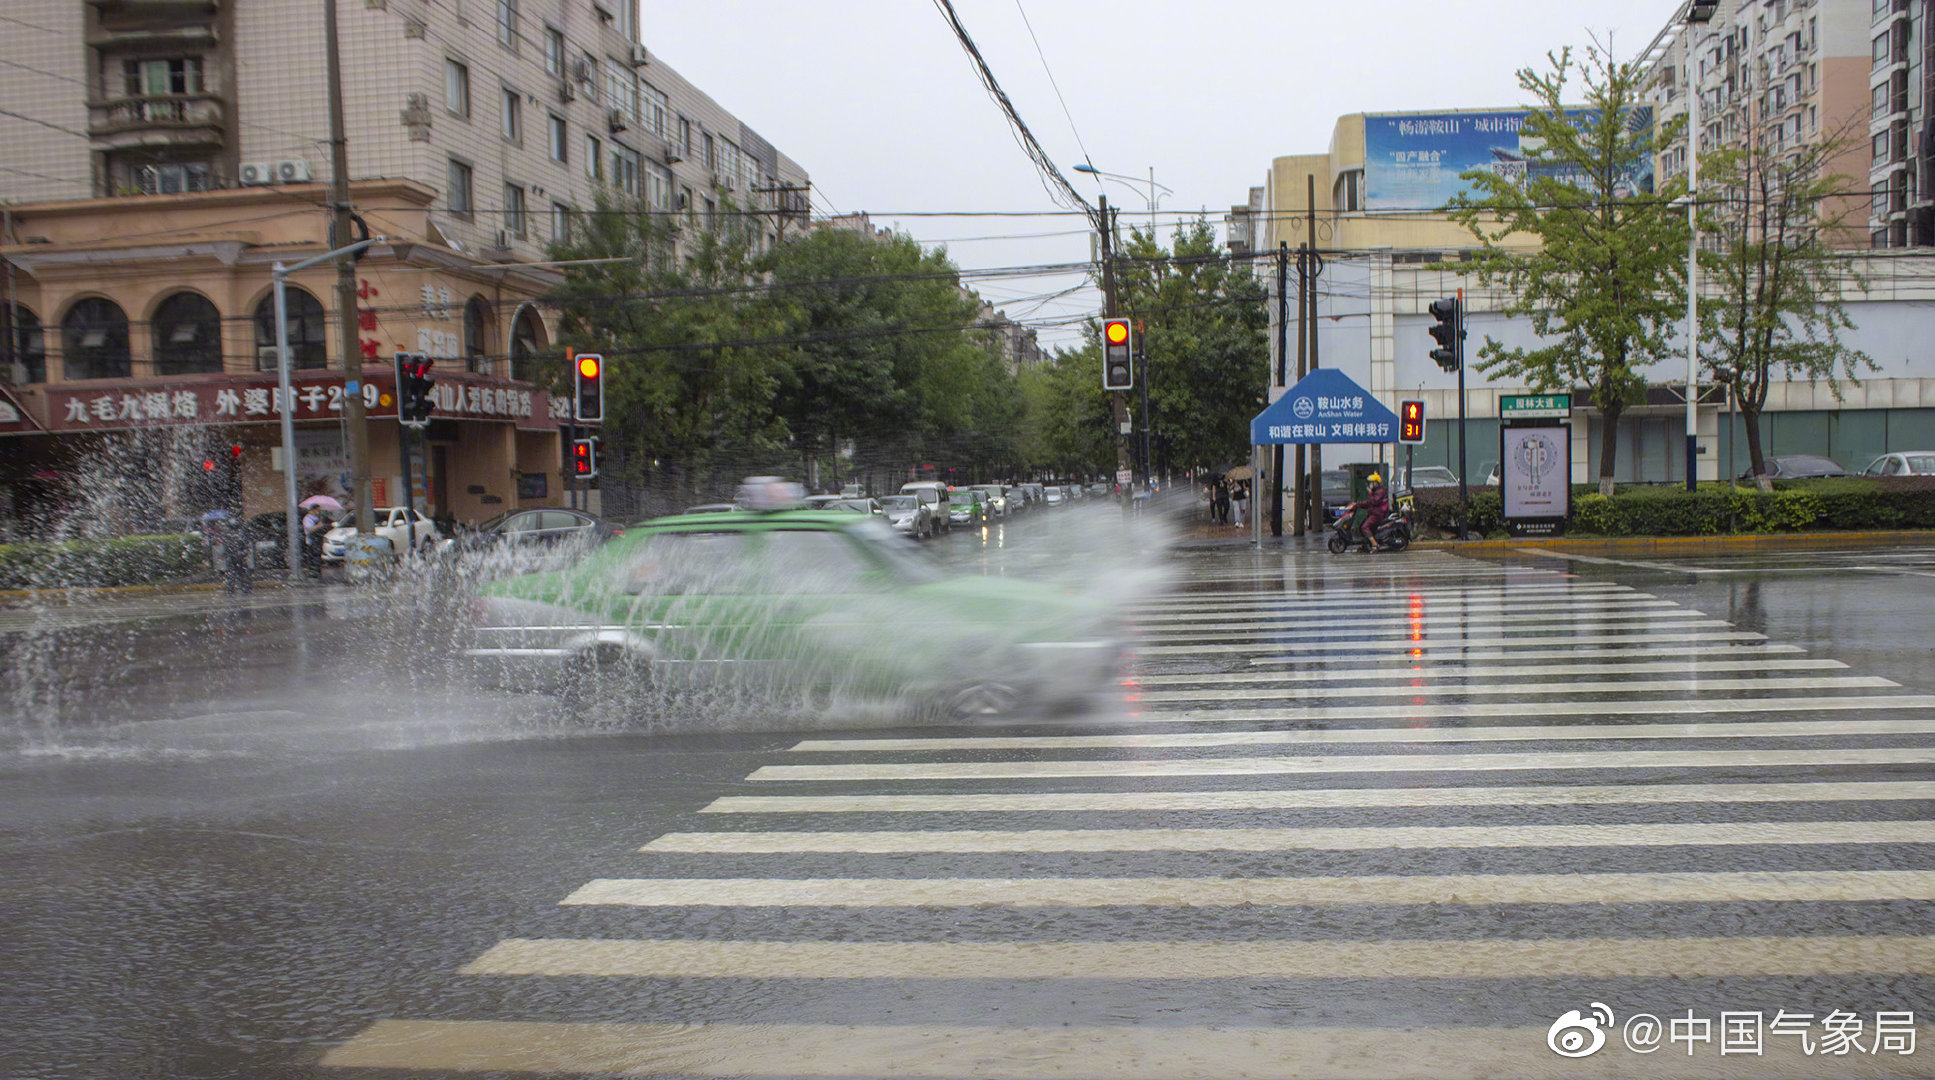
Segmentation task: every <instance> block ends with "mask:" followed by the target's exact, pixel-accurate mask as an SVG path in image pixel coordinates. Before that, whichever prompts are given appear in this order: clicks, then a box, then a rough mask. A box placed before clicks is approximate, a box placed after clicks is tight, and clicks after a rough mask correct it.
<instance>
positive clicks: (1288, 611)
mask: <svg viewBox="0 0 1935 1080" xmlns="http://www.w3.org/2000/svg"><path fill="white" fill-rule="evenodd" d="M1678 610H1682V609H1681V607H1680V605H1678V604H1676V603H1674V602H1672V601H1671V600H1620V601H1617V602H1614V603H1606V604H1446V603H1443V602H1434V603H1430V604H1361V605H1355V604H1350V605H1338V606H1337V607H1335V608H1330V607H1325V608H1322V609H1319V610H1309V609H1306V608H1304V607H1302V606H1301V605H1293V606H1291V607H1288V608H1281V609H1279V608H1260V609H1257V610H1241V609H1238V610H1210V609H1205V610H1203V611H1192V612H1186V613H1182V612H1177V613H1155V614H1152V613H1147V612H1135V613H1131V615H1130V617H1131V618H1132V619H1133V620H1134V621H1135V623H1136V624H1137V625H1139V626H1140V625H1150V626H1158V625H1159V626H1168V625H1171V624H1175V625H1181V626H1192V625H1195V624H1198V623H1203V622H1211V621H1215V620H1219V619H1240V620H1243V621H1245V622H1250V623H1273V622H1325V623H1329V622H1335V621H1336V620H1337V618H1338V617H1339V616H1349V617H1352V618H1369V617H1377V618H1386V619H1390V618H1400V617H1412V616H1419V617H1423V618H1436V619H1462V618H1481V617H1493V618H1496V617H1498V616H1502V615H1522V616H1525V617H1528V618H1529V617H1534V616H1560V615H1576V616H1579V617H1585V616H1588V615H1599V616H1617V617H1621V618H1634V617H1637V616H1638V615H1641V614H1645V613H1648V612H1661V611H1678Z"/></svg>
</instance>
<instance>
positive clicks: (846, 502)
mask: <svg viewBox="0 0 1935 1080" xmlns="http://www.w3.org/2000/svg"><path fill="white" fill-rule="evenodd" d="M818 509H821V510H842V511H846V512H847V513H852V514H871V515H874V516H876V517H879V516H884V515H885V514H886V511H884V510H882V509H881V508H880V503H879V502H877V501H875V500H873V499H869V498H867V497H865V496H862V495H856V496H850V497H848V498H844V499H833V500H831V501H829V502H826V503H822V504H821V505H820V506H819V507H818Z"/></svg>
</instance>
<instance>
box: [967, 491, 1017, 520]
mask: <svg viewBox="0 0 1935 1080" xmlns="http://www.w3.org/2000/svg"><path fill="white" fill-rule="evenodd" d="M974 490H976V491H979V492H981V493H982V494H983V495H986V496H987V502H988V516H989V517H990V518H992V519H996V520H999V519H1001V518H1005V517H1007V516H1008V509H1009V505H1008V489H1007V488H1004V487H1002V486H1001V485H1000V484H975V485H974Z"/></svg>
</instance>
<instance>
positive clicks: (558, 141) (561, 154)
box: [547, 113, 571, 163]
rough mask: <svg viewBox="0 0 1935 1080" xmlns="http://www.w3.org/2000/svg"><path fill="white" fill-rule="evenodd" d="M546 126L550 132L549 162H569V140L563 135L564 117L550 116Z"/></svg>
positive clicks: (554, 114)
mask: <svg viewBox="0 0 1935 1080" xmlns="http://www.w3.org/2000/svg"><path fill="white" fill-rule="evenodd" d="M547 126H548V127H549V128H550V131H551V160H552V161H556V162H560V163H562V162H566V161H570V160H571V140H570V139H569V138H567V137H566V135H565V130H564V117H562V116H559V115H558V114H557V113H552V114H550V122H549V124H548V125H547Z"/></svg>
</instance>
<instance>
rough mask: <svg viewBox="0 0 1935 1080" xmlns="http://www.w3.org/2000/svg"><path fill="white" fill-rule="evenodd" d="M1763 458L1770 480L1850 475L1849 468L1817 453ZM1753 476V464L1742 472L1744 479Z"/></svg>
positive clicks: (1741, 476)
mask: <svg viewBox="0 0 1935 1080" xmlns="http://www.w3.org/2000/svg"><path fill="white" fill-rule="evenodd" d="M1762 460H1763V462H1764V463H1765V464H1766V466H1767V478H1768V479H1770V480H1810V479H1816V478H1819V477H1823V476H1846V475H1848V470H1846V469H1844V468H1842V467H1841V466H1840V465H1837V464H1835V463H1834V461H1832V460H1830V459H1828V458H1824V457H1820V456H1819V455H1816V454H1776V455H1775V456H1773V457H1770V458H1764V459H1762ZM1753 478H1754V470H1753V467H1752V466H1748V468H1747V471H1746V472H1743V473H1741V474H1740V479H1742V480H1752V479H1753Z"/></svg>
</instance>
